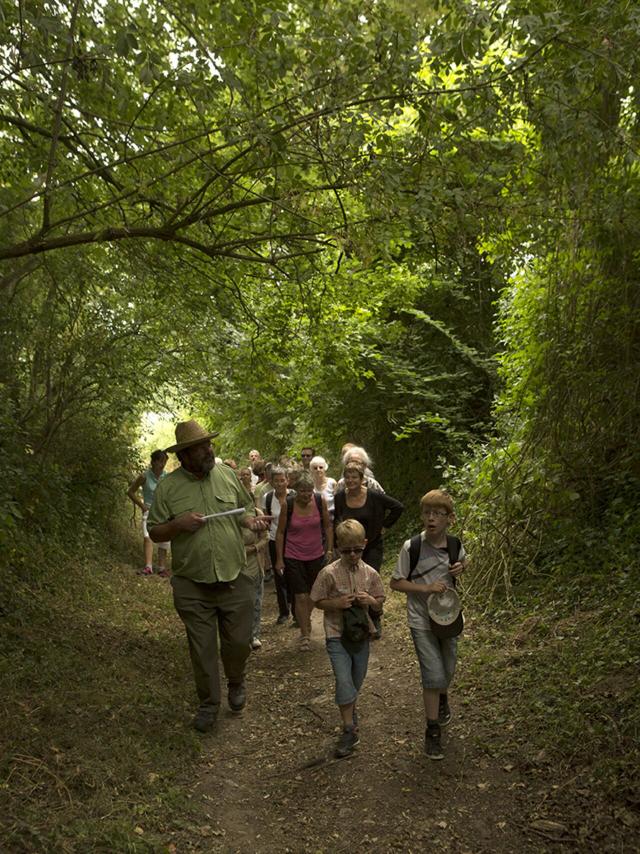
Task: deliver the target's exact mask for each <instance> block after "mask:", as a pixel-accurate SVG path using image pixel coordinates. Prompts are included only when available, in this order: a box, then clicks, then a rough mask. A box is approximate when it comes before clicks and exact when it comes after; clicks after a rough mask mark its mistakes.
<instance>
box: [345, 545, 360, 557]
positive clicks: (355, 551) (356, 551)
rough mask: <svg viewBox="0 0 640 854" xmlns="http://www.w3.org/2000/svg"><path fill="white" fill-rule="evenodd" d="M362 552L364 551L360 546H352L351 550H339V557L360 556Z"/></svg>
mask: <svg viewBox="0 0 640 854" xmlns="http://www.w3.org/2000/svg"><path fill="white" fill-rule="evenodd" d="M363 551H364V549H363V548H362V546H352V547H351V548H348V549H340V554H341V555H360V554H362V552H363Z"/></svg>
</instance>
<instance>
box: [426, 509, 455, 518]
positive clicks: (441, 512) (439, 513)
mask: <svg viewBox="0 0 640 854" xmlns="http://www.w3.org/2000/svg"><path fill="white" fill-rule="evenodd" d="M423 515H424V516H426V517H427V519H430V518H431V517H432V516H435V518H436V519H437V518H438V517H439V516H440V517H444V516H448V515H449V514H448V513H447V511H446V510H425V511H424V513H423Z"/></svg>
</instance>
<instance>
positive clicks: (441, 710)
mask: <svg viewBox="0 0 640 854" xmlns="http://www.w3.org/2000/svg"><path fill="white" fill-rule="evenodd" d="M450 720H451V709H450V708H449V700H448V698H447V695H446V694H440V705H439V706H438V723H439V724H440V726H447V724H448V723H449V722H450Z"/></svg>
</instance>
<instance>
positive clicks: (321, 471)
mask: <svg viewBox="0 0 640 854" xmlns="http://www.w3.org/2000/svg"><path fill="white" fill-rule="evenodd" d="M309 471H310V472H311V477H312V478H313V491H314V492H316V493H317V494H318V495H322V496H323V497H324V500H325V501H326V502H327V508H328V510H329V516H330V517H331V518H332V519H333V496H334V495H335V492H336V489H337V488H338V482H337V481H336V480H334V478H332V477H327V461H326V460H325V458H324V457H312V459H311V462H310V463H309Z"/></svg>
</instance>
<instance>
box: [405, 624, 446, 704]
mask: <svg viewBox="0 0 640 854" xmlns="http://www.w3.org/2000/svg"><path fill="white" fill-rule="evenodd" d="M411 637H412V638H413V644H414V646H415V648H416V653H417V655H418V661H419V662H420V676H421V678H422V687H423V688H428V689H431V690H433V691H441V692H442V693H443V694H444V693H446V690H447V688H448V687H449V683H450V682H451V680H452V679H453V674H454V673H455V670H456V657H457V650H458V638H437V637H436V636H435V635H434V633H433V632H430V631H428V629H414V628H412V629H411Z"/></svg>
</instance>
